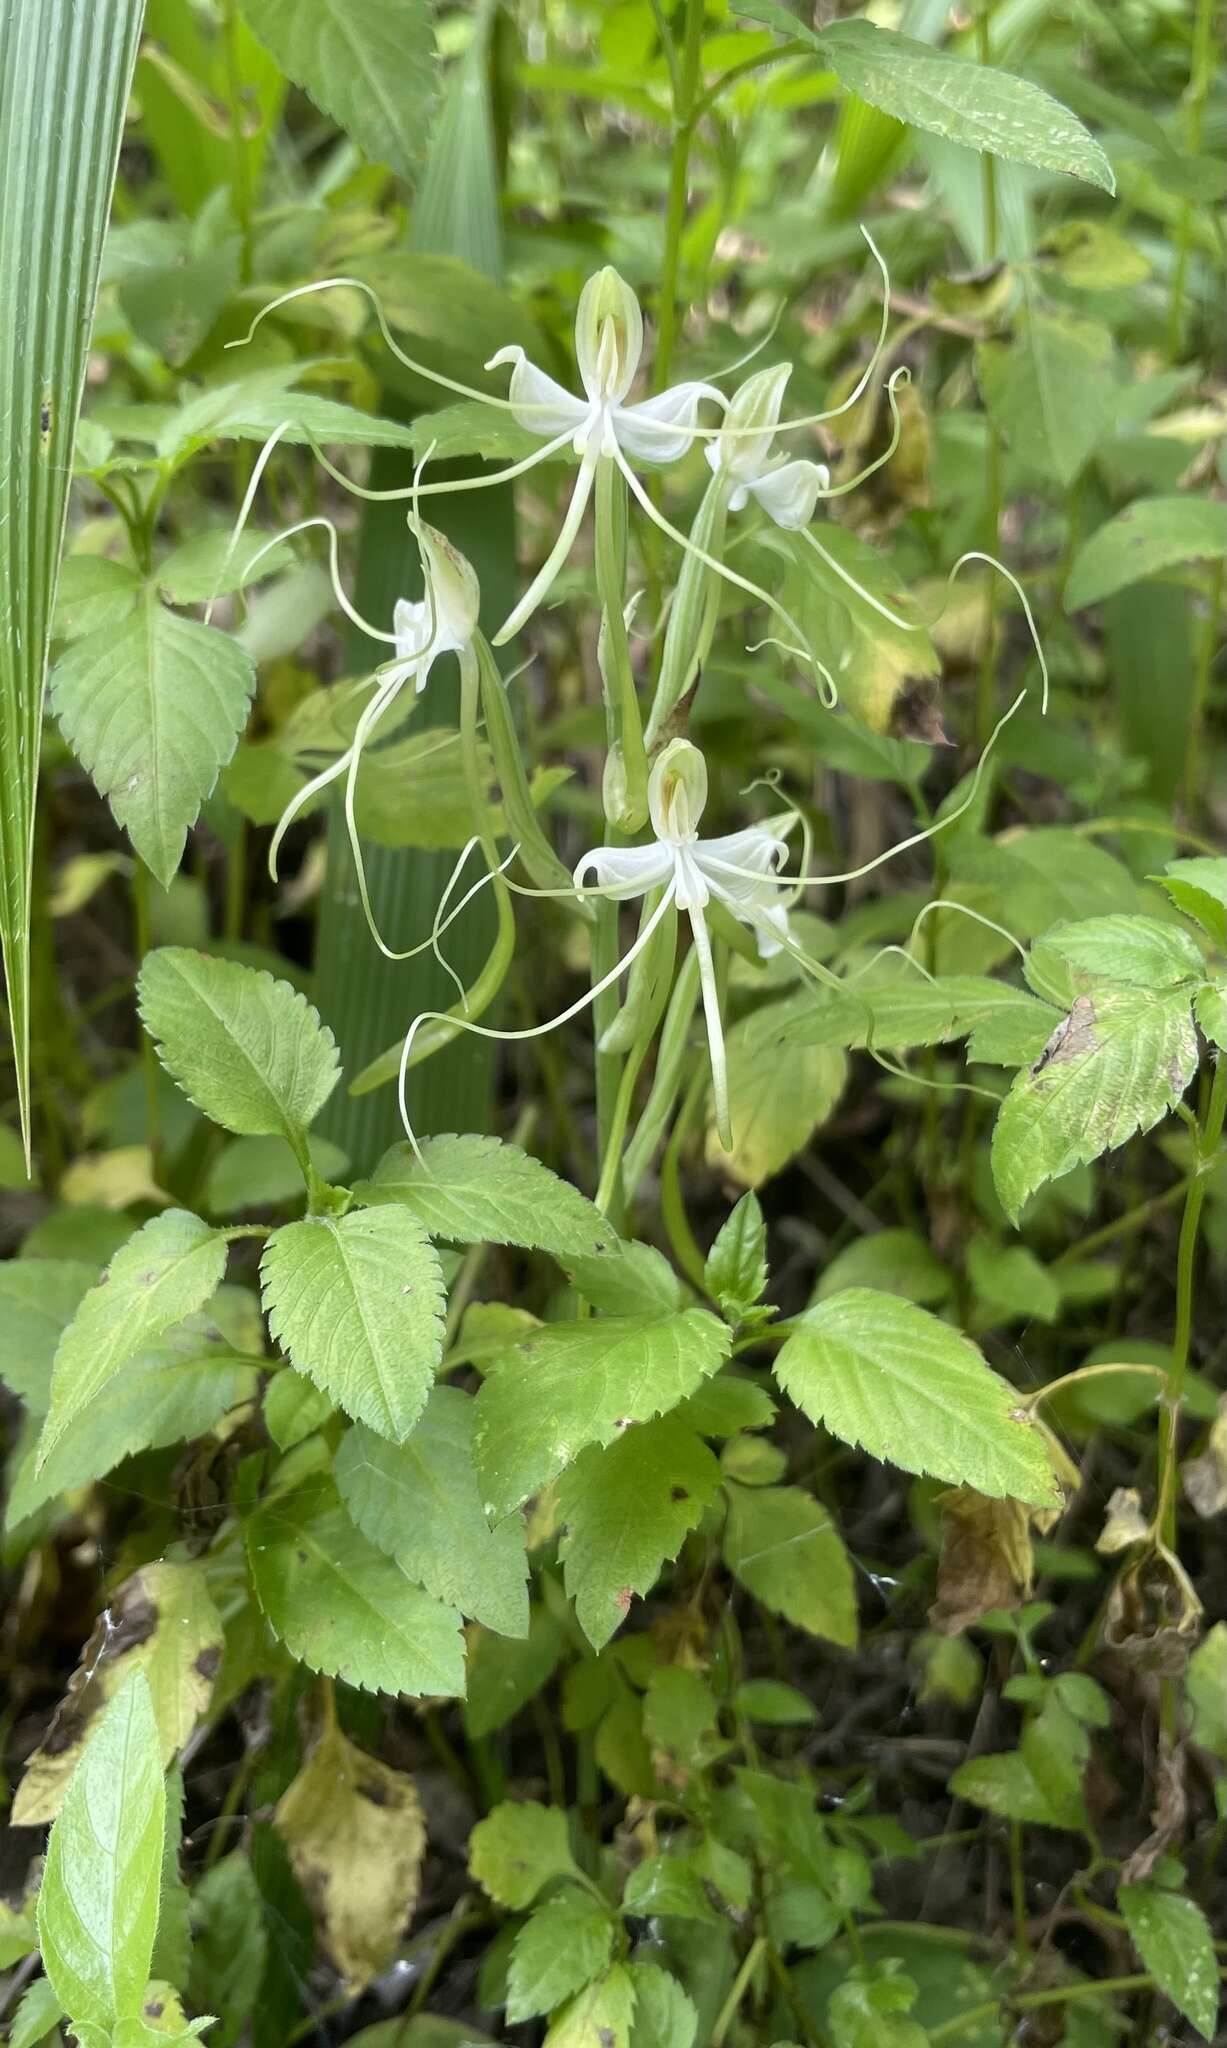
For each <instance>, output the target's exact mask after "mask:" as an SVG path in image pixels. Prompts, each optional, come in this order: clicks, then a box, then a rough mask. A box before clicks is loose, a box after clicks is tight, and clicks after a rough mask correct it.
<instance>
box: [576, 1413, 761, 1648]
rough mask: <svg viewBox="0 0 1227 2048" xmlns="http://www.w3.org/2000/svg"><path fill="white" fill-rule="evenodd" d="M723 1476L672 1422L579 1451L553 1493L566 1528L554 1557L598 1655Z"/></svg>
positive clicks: (710, 1457) (701, 1444)
mask: <svg viewBox="0 0 1227 2048" xmlns="http://www.w3.org/2000/svg"><path fill="white" fill-rule="evenodd" d="M719 1485H720V1467H719V1465H718V1464H717V1462H716V1459H715V1458H714V1457H713V1455H712V1453H711V1451H709V1450H708V1448H707V1445H706V1444H705V1443H704V1442H703V1441H702V1439H701V1438H700V1437H697V1436H696V1435H695V1434H694V1432H693V1431H692V1430H690V1429H687V1428H686V1427H685V1425H684V1424H683V1423H680V1422H678V1421H677V1420H675V1418H674V1417H673V1416H671V1415H668V1416H664V1417H662V1418H661V1419H660V1420H658V1421H656V1422H645V1423H640V1424H638V1425H637V1426H636V1427H635V1428H633V1429H628V1430H626V1431H624V1433H623V1434H622V1436H620V1437H619V1438H617V1439H616V1441H615V1442H613V1443H611V1444H609V1445H608V1446H606V1447H605V1448H604V1449H597V1448H596V1447H593V1448H591V1449H589V1450H586V1451H583V1452H582V1453H581V1454H580V1456H579V1457H578V1458H577V1459H576V1461H575V1463H574V1464H573V1465H571V1466H570V1467H569V1468H568V1470H567V1471H566V1472H564V1473H563V1475H562V1478H561V1479H560V1480H559V1482H558V1486H557V1502H558V1515H559V1519H560V1520H561V1521H562V1522H565V1524H566V1535H565V1536H564V1537H563V1540H562V1546H561V1549H560V1552H559V1555H560V1557H561V1559H562V1564H563V1574H564V1578H565V1581H566V1588H567V1591H568V1593H569V1594H570V1595H571V1598H572V1599H573V1600H574V1602H575V1612H576V1616H577V1619H578V1621H579V1624H580V1627H581V1628H582V1629H583V1631H584V1634H585V1635H586V1636H587V1638H588V1640H589V1642H590V1643H591V1644H592V1646H593V1648H594V1649H596V1650H599V1649H601V1648H603V1646H604V1645H605V1644H606V1643H607V1642H608V1641H609V1638H610V1636H612V1635H613V1633H614V1631H615V1630H616V1629H617V1628H618V1627H619V1625H620V1624H621V1623H622V1621H624V1620H625V1618H626V1615H627V1612H628V1610H629V1608H630V1604H631V1599H632V1596H633V1595H634V1594H636V1593H639V1594H644V1593H647V1592H650V1590H651V1588H652V1587H653V1586H654V1585H655V1583H656V1579H657V1576H658V1574H659V1572H660V1568H661V1566H662V1564H664V1563H665V1561H666V1559H668V1558H673V1557H676V1556H677V1553H678V1551H679V1550H680V1548H681V1546H682V1543H683V1541H684V1539H685V1538H686V1536H687V1535H688V1534H689V1533H690V1531H691V1530H692V1529H693V1528H695V1526H696V1525H697V1523H698V1522H699V1520H700V1518H701V1517H702V1515H703V1512H704V1510H705V1509H706V1508H707V1507H708V1506H709V1505H710V1503H711V1502H712V1501H713V1500H714V1499H715V1497H716V1493H717V1490H718V1488H719Z"/></svg>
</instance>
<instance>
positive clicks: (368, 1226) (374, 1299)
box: [260, 1208, 443, 1444]
mask: <svg viewBox="0 0 1227 2048" xmlns="http://www.w3.org/2000/svg"><path fill="white" fill-rule="evenodd" d="M260 1282H261V1292H262V1297H263V1301H264V1308H265V1313H266V1314H267V1316H268V1322H269V1329H270V1330H271V1331H272V1334H273V1336H274V1338H275V1339H276V1341H277V1343H278V1344H279V1345H280V1346H281V1348H282V1350H283V1351H284V1352H285V1353H286V1354H287V1356H288V1357H289V1358H290V1359H291V1360H292V1362H293V1363H294V1365H296V1366H297V1367H298V1370H299V1371H300V1372H304V1373H306V1375H307V1377H308V1379H311V1380H314V1382H315V1384H316V1386H317V1387H321V1388H322V1389H323V1391H324V1392H325V1393H326V1394H330V1395H331V1396H332V1398H333V1400H334V1401H336V1402H337V1404H338V1406H340V1407H341V1408H343V1409H344V1410H345V1412H346V1414H347V1415H352V1416H353V1417H354V1418H355V1420H356V1421H359V1422H365V1423H368V1424H369V1425H370V1427H371V1428H372V1429H373V1430H377V1431H378V1433H379V1434H380V1435H381V1436H386V1437H388V1438H390V1439H391V1441H392V1442H393V1443H396V1444H399V1443H403V1442H404V1440H405V1438H406V1437H407V1436H408V1434H409V1432H410V1430H411V1429H412V1428H413V1425H414V1423H415V1422H416V1421H417V1419H418V1417H419V1415H420V1414H421V1412H422V1410H423V1408H424V1407H425V1405H426V1396H427V1395H428V1394H429V1392H430V1389H431V1386H432V1385H433V1382H434V1376H435V1371H436V1368H437V1366H438V1364H439V1361H440V1359H441V1358H442V1356H443V1272H442V1268H441V1267H440V1265H439V1255H438V1253H437V1252H436V1251H435V1249H434V1246H433V1245H432V1244H431V1243H430V1240H429V1239H428V1237H427V1236H426V1233H425V1232H424V1230H423V1229H422V1228H421V1225H420V1224H418V1223H417V1222H416V1221H415V1220H414V1218H413V1217H412V1216H411V1215H409V1214H408V1213H407V1212H406V1211H405V1210H404V1209H400V1208H395V1209H393V1208H388V1209H361V1210H359V1209H351V1210H350V1211H349V1213H348V1215H345V1216H310V1217H307V1218H306V1219H305V1220H304V1221H303V1222H301V1223H286V1224H283V1225H282V1227H281V1229H280V1230H275V1231H274V1232H273V1235H272V1236H271V1237H270V1239H269V1241H268V1244H267V1246H266V1248H265V1252H264V1257H263V1258H262V1259H261V1261H260Z"/></svg>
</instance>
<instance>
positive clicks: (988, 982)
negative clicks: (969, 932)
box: [778, 970, 1047, 1052]
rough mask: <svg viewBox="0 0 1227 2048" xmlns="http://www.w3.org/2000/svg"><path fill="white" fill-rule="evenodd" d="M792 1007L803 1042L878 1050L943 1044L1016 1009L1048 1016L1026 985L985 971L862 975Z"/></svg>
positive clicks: (794, 1031)
mask: <svg viewBox="0 0 1227 2048" xmlns="http://www.w3.org/2000/svg"><path fill="white" fill-rule="evenodd" d="M778 1007H779V1008H780V1009H781V1010H784V1008H785V1005H783V1004H780V1005H778ZM787 1008H788V1015H787V1017H786V1018H785V1019H784V1020H783V1021H784V1024H785V1028H786V1031H787V1035H788V1037H789V1038H791V1039H795V1040H796V1042H797V1043H798V1044H804V1045H839V1046H849V1047H853V1046H872V1047H873V1049H874V1050H875V1051H877V1052H909V1051H911V1050H913V1049H914V1048H915V1047H917V1046H922V1045H942V1044H946V1043H948V1042H950V1041H952V1040H954V1039H957V1038H966V1037H967V1035H968V1033H969V1032H972V1031H975V1030H976V1029H977V1028H978V1027H980V1026H982V1025H984V1024H987V1023H990V1022H994V1021H996V1020H997V1019H1000V1018H1012V1017H1014V1016H1015V1015H1017V1016H1018V1017H1020V1018H1022V1019H1025V1020H1027V1022H1028V1023H1030V1022H1032V1021H1035V1020H1037V1019H1040V1020H1042V1019H1043V1018H1044V1017H1045V1016H1046V1015H1047V1008H1046V1006H1045V1005H1044V1004H1043V1003H1040V1002H1037V1000H1036V998H1035V997H1034V996H1031V995H1028V994H1027V992H1026V990H1025V989H1020V988H1011V987H1010V985H1009V983H1008V982H1004V981H993V980H992V979H991V978H990V977H989V976H988V975H981V974H944V975H941V976H939V977H938V978H937V979H936V980H934V981H926V980H924V979H923V978H922V977H921V976H920V975H918V974H916V973H915V971H914V970H913V971H912V972H911V973H907V974H903V975H897V974H895V973H893V971H892V973H891V978H890V979H889V980H884V981H882V982H874V981H870V980H868V979H866V980H864V981H858V982H857V983H856V985H855V987H854V988H849V989H848V990H847V991H846V992H844V991H841V990H838V989H824V990H822V991H821V992H814V991H809V992H807V993H806V994H805V995H802V996H797V997H795V998H793V999H792V1001H791V1002H790V1003H789V1005H788V1006H787Z"/></svg>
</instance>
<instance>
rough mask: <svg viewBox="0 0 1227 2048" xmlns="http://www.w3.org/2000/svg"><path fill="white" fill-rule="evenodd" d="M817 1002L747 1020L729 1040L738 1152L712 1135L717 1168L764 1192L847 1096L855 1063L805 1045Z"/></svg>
mask: <svg viewBox="0 0 1227 2048" xmlns="http://www.w3.org/2000/svg"><path fill="white" fill-rule="evenodd" d="M812 1008H813V998H812V996H810V995H808V994H806V995H799V996H788V997H786V998H785V1000H784V1001H783V1002H781V1003H766V1004H764V1005H763V1007H762V1008H761V1009H758V1010H752V1011H751V1012H750V1014H749V1016H748V1017H742V1018H740V1019H739V1020H738V1022H737V1023H736V1024H734V1025H733V1027H732V1030H731V1031H730V1032H729V1033H728V1036H727V1039H726V1052H727V1057H728V1089H729V1114H730V1117H731V1119H732V1126H733V1149H732V1151H731V1152H726V1151H725V1149H724V1147H723V1145H722V1144H721V1143H720V1138H719V1135H718V1133H717V1131H716V1128H715V1124H714V1122H711V1123H710V1124H709V1128H708V1132H707V1157H708V1160H709V1162H710V1163H711V1165H712V1166H714V1167H715V1168H717V1169H718V1171H720V1172H721V1173H726V1174H728V1175H730V1176H731V1177H732V1178H733V1179H735V1180H738V1181H740V1182H741V1183H742V1185H743V1186H745V1187H753V1188H758V1187H761V1186H762V1184H763V1182H764V1181H766V1180H770V1178H771V1176H772V1174H773V1173H778V1172H779V1170H780V1168H781V1167H782V1166H785V1165H787V1163H788V1161H789V1160H790V1159H791V1158H793V1156H794V1155H795V1154H796V1153H797V1152H799V1151H801V1149H802V1147H803V1146H804V1145H806V1144H807V1143H808V1141H809V1139H810V1137H811V1135H812V1133H813V1132H814V1131H816V1130H817V1128H818V1126H819V1124H821V1123H823V1122H824V1121H825V1119H826V1118H827V1117H828V1116H829V1115H830V1113H831V1111H832V1110H833V1109H834V1107H835V1104H836V1103H837V1102H838V1100H839V1098H840V1095H841V1094H842V1093H843V1087H844V1082H845V1080H846V1078H847V1072H848V1063H847V1061H846V1060H845V1059H844V1057H843V1055H842V1052H840V1051H838V1050H836V1049H835V1048H834V1047H832V1046H831V1045H829V1044H816V1043H814V1042H813V1041H812V1040H803V1039H802V1038H801V1036H800V1035H799V1034H798V1033H797V1031H796V1029H795V1027H796V1025H797V1022H798V1019H801V1018H803V1017H804V1016H805V1015H807V1014H808V1012H809V1011H810V1010H812Z"/></svg>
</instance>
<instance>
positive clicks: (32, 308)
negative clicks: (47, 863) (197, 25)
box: [0, 0, 144, 1165]
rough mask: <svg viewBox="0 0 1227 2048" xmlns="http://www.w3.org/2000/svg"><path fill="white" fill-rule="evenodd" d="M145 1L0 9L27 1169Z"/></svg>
mask: <svg viewBox="0 0 1227 2048" xmlns="http://www.w3.org/2000/svg"><path fill="white" fill-rule="evenodd" d="M143 14H144V8H143V6H142V4H141V0H95V4H94V5H92V6H89V7H82V6H81V5H80V4H79V0H8V4H7V5H6V6H5V7H4V9H3V10H2V11H0V277H4V278H5V279H7V280H8V288H7V289H6V291H5V295H4V310H3V312H2V313H0V446H2V447H3V449H4V469H3V482H2V483H0V528H2V529H3V531H4V534H5V544H4V547H3V548H2V549H0V955H2V956H3V964H4V978H5V983H6V988H7V994H8V1029H9V1035H10V1037H11V1041H12V1046H13V1063H14V1079H15V1083H16V1095H17V1109H18V1117H19V1120H20V1123H21V1128H22V1135H23V1137H24V1139H25V1141H26V1157H27V1165H28V1162H29V1115H30V1101H29V1061H30V965H29V956H30V900H31V890H32V885H33V863H34V805H35V796H36V792H37V789H38V768H39V751H40V745H41V740H42V728H43V698H44V691H45V685H46V674H47V651H48V645H49V641H50V634H51V621H52V615H53V613H54V611H55V601H56V582H57V576H58V572H59V562H60V553H61V550H62V547H63V541H64V521H65V514H66V511H67V506H68V486H69V481H70V478H71V476H72V459H73V444H74V441H75V439H76V431H77V417H78V413H79V411H80V406H81V392H82V387H83V385H84V380H85V369H86V361H87V356H88V350H89V341H90V332H91V329H92V327H93V324H94V303H95V299H96V296H97V290H98V271H99V262H100V258H101V255H102V244H103V239H104V237H105V234H106V225H107V215H108V213H109V211H110V205H111V191H112V187H113V185H114V183H115V168H116V164H117V162H118V160H119V146H120V142H121V139H122V137H123V130H124V119H125V115H126V112H127V106H128V92H129V88H130V85H131V82H132V71H133V65H134V63H135V61H136V50H137V44H138V41H139V39H140V31H141V20H142V16H143Z"/></svg>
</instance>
